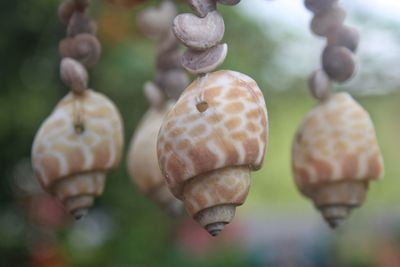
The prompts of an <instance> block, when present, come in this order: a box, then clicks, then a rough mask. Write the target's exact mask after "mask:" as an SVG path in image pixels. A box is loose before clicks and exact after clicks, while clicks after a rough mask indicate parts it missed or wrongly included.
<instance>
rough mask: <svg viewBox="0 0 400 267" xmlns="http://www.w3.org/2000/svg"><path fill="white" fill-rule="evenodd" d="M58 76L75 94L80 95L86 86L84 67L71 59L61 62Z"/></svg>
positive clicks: (86, 77) (86, 76)
mask: <svg viewBox="0 0 400 267" xmlns="http://www.w3.org/2000/svg"><path fill="white" fill-rule="evenodd" d="M60 75H61V79H62V80H63V82H64V83H65V84H66V85H67V86H68V87H69V88H70V89H71V90H72V92H74V93H76V94H82V93H83V92H84V91H85V90H86V89H87V86H88V80H89V76H88V73H87V71H86V69H85V67H84V66H82V64H81V63H79V62H78V61H76V60H74V59H72V58H68V57H66V58H63V59H62V60H61V67H60Z"/></svg>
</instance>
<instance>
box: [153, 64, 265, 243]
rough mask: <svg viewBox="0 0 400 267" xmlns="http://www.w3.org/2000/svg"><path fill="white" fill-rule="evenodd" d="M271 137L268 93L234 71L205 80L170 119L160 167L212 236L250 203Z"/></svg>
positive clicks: (162, 137) (160, 142)
mask: <svg viewBox="0 0 400 267" xmlns="http://www.w3.org/2000/svg"><path fill="white" fill-rule="evenodd" d="M267 138H268V117H267V109H266V106H265V102H264V98H263V94H262V92H261V90H260V89H259V88H258V86H257V83H256V82H255V81H254V80H253V79H251V78H250V77H248V76H246V75H244V74H241V73H238V72H234V71H217V72H213V73H209V74H206V75H205V76H202V77H199V78H198V79H196V80H195V81H194V82H193V83H192V84H191V85H189V87H188V88H186V89H185V91H184V92H183V94H182V96H181V97H180V98H179V100H178V102H177V103H176V105H175V106H174V107H173V109H172V110H171V111H170V112H169V113H168V114H167V116H166V117H165V119H164V122H163V124H162V126H161V129H160V133H159V136H158V143H157V151H158V152H157V154H158V159H159V163H160V168H161V170H162V172H163V174H164V176H165V177H166V179H167V182H168V185H169V188H170V190H171V192H172V193H173V194H174V196H175V197H177V198H178V199H181V200H182V201H183V202H184V206H185V208H186V210H187V212H188V213H189V214H190V216H192V217H193V218H194V219H195V220H196V221H197V222H199V223H200V224H201V225H202V226H203V227H204V228H206V229H207V231H208V232H209V233H210V234H211V235H213V236H215V235H218V234H219V232H220V231H221V230H222V229H223V228H224V225H225V224H227V223H229V222H230V221H231V220H232V218H233V216H234V213H235V209H236V206H239V205H242V204H243V203H244V201H245V199H246V196H247V193H248V190H249V186H250V171H252V170H257V169H259V168H260V167H261V165H262V163H263V160H264V155H265V150H266V146H267Z"/></svg>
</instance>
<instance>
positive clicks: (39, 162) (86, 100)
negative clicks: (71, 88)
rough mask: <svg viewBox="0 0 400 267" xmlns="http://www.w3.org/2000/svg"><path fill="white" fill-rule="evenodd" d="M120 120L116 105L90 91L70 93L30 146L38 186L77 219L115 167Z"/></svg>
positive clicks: (120, 149)
mask: <svg viewBox="0 0 400 267" xmlns="http://www.w3.org/2000/svg"><path fill="white" fill-rule="evenodd" d="M122 132H123V129H122V122H121V117H120V114H119V112H118V110H117V109H116V107H115V106H114V104H113V103H112V102H111V101H110V100H109V99H108V98H106V97H105V96H104V95H102V94H99V93H95V92H94V91H92V90H85V91H84V92H83V93H82V94H80V95H76V94H73V93H69V94H68V95H67V96H65V97H64V98H63V99H62V100H61V101H60V102H59V104H58V105H57V106H56V108H55V109H54V111H53V113H52V114H51V115H50V117H49V118H47V119H46V120H45V121H44V123H43V124H42V126H41V127H40V129H39V131H38V133H37V134H36V137H35V140H34V142H33V146H32V164H33V168H34V170H35V174H36V177H37V178H38V180H39V182H40V184H41V185H42V187H43V188H44V189H45V190H46V191H47V192H49V193H51V194H52V195H54V196H56V197H57V198H58V199H60V200H61V201H62V202H63V204H64V206H65V207H66V209H67V210H68V211H69V212H70V213H71V214H72V215H74V216H75V217H76V218H80V217H81V216H82V215H84V214H86V212H87V209H88V208H89V207H90V206H92V205H93V201H94V198H95V197H97V196H99V195H101V193H102V191H103V188H104V181H105V177H106V173H107V172H108V171H109V170H110V169H113V168H116V167H117V166H118V165H119V162H120V159H121V153H122V145H123V134H122Z"/></svg>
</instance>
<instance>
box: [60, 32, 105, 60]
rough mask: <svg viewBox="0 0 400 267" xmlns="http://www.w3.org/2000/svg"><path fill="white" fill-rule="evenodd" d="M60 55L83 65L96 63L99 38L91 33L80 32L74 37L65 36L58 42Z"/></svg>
mask: <svg viewBox="0 0 400 267" xmlns="http://www.w3.org/2000/svg"><path fill="white" fill-rule="evenodd" d="M59 52H60V55H61V57H63V58H64V57H70V58H73V59H76V60H77V61H79V62H80V63H82V64H83V65H84V66H85V67H87V68H89V67H93V66H94V65H96V63H97V61H98V60H99V58H100V54H101V45H100V42H99V40H97V38H96V37H95V36H93V35H91V34H88V33H81V34H78V35H76V36H75V37H69V38H65V39H64V40H62V41H61V42H60V45H59Z"/></svg>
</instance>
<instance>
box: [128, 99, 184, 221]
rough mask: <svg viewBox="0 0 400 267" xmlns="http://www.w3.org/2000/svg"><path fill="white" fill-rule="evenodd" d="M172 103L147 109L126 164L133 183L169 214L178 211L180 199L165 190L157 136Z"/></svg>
mask: <svg viewBox="0 0 400 267" xmlns="http://www.w3.org/2000/svg"><path fill="white" fill-rule="evenodd" d="M172 105H173V103H172V102H169V103H165V104H163V106H161V107H160V108H150V109H149V110H148V111H147V112H146V114H145V115H144V117H143V119H142V120H141V122H140V123H139V126H138V128H137V129H136V131H135V133H134V135H133V137H132V141H131V144H130V147H129V152H128V159H127V166H128V173H129V175H130V177H131V178H132V181H133V182H134V184H136V185H137V187H138V188H139V189H140V190H141V191H142V192H143V193H144V194H145V195H147V196H149V197H150V198H152V199H153V200H154V201H155V202H156V203H157V204H158V205H160V206H161V207H162V208H163V209H166V210H167V211H168V212H169V213H170V214H172V215H176V214H178V213H179V212H180V209H181V202H180V201H179V200H177V199H176V198H175V197H174V196H173V195H172V193H171V192H170V191H169V190H168V189H167V184H166V181H165V178H164V177H163V175H162V173H161V170H160V167H159V165H158V158H157V136H158V131H159V130H160V127H161V124H162V122H163V119H164V117H165V115H166V113H167V112H168V111H169V110H170V109H171V107H172Z"/></svg>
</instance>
